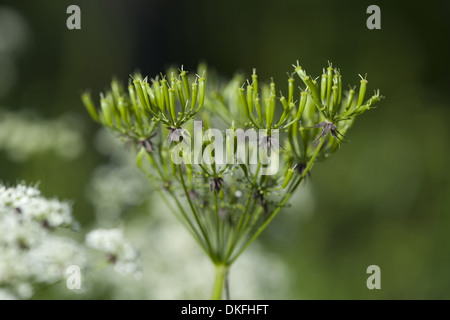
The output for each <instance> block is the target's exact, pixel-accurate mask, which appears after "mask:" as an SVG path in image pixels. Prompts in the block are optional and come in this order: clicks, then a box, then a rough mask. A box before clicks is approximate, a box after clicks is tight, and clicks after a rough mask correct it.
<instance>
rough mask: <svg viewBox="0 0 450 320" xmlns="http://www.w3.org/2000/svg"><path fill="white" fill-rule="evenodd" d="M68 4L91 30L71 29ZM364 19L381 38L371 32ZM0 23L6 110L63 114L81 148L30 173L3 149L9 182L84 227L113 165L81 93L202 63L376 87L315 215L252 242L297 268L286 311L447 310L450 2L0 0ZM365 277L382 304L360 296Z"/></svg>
mask: <svg viewBox="0 0 450 320" xmlns="http://www.w3.org/2000/svg"><path fill="white" fill-rule="evenodd" d="M70 4H76V5H78V6H80V8H81V17H82V30H73V31H71V30H68V29H67V28H66V19H67V18H68V15H67V14H66V8H67V7H68V6H69V5H70ZM371 4H377V5H379V6H380V8H381V26H382V29H381V30H368V29H367V28H366V19H367V18H368V16H369V15H368V14H366V8H367V7H368V6H369V5H371ZM0 12H1V13H2V14H0V108H1V109H2V110H9V111H11V112H15V111H17V110H31V111H33V112H35V113H36V114H38V115H39V116H40V117H42V118H44V119H45V118H57V117H59V116H61V115H63V114H70V115H71V117H72V118H73V119H75V120H74V121H76V122H77V126H78V128H80V130H81V131H82V134H83V137H84V139H85V144H86V145H85V148H84V152H83V153H82V155H81V156H79V157H77V158H75V159H73V160H67V159H61V158H60V157H57V156H55V154H53V153H50V152H49V153H45V154H41V155H38V156H34V157H32V158H30V159H28V160H27V161H25V162H23V161H22V162H15V161H12V160H11V159H10V158H9V157H8V156H7V155H6V153H5V152H4V151H2V150H1V147H0V180H2V181H4V182H9V183H11V184H14V183H15V182H17V181H20V180H22V179H23V180H25V181H27V182H36V181H40V186H41V189H42V191H43V193H44V194H45V195H47V196H57V197H59V198H63V199H72V200H73V201H74V214H75V216H76V217H77V219H78V220H79V221H80V222H81V223H82V224H83V225H84V226H88V225H89V224H90V223H91V222H92V221H93V219H94V215H93V209H92V207H91V205H90V203H89V202H88V201H87V199H86V185H87V184H88V183H89V179H90V176H91V175H92V172H93V170H94V168H95V167H96V166H97V165H98V164H101V163H105V162H107V161H108V159H107V158H106V157H104V156H102V155H100V153H98V152H97V151H96V148H95V145H94V143H93V137H94V135H95V133H96V131H97V130H98V126H97V125H96V124H94V123H93V122H92V121H90V119H89V117H88V114H87V112H85V110H84V107H83V106H82V104H81V102H80V94H81V93H82V92H83V91H84V90H85V89H87V88H89V89H90V90H91V91H92V92H93V93H95V94H96V93H97V92H99V91H102V90H104V89H105V87H106V86H107V85H108V83H109V82H110V79H111V76H113V75H115V76H117V77H119V78H121V79H127V78H128V75H129V74H130V73H132V72H133V71H135V70H137V69H139V70H141V72H142V73H143V74H146V75H151V76H152V75H154V74H157V73H159V72H161V71H163V70H164V69H165V68H166V67H168V66H169V65H171V64H184V66H185V69H188V70H194V69H195V68H196V66H197V64H198V63H199V62H200V61H206V62H207V63H208V64H209V65H211V66H214V67H215V68H216V69H217V71H218V72H219V73H220V74H222V75H224V76H231V75H232V74H233V73H235V72H236V71H243V72H245V73H246V74H247V75H248V74H249V73H250V71H251V69H252V68H257V69H258V74H259V76H260V78H261V79H266V80H267V79H270V77H274V79H275V81H278V82H280V83H282V81H285V79H286V72H288V71H289V72H291V71H292V67H291V64H293V63H295V61H296V60H299V61H300V64H301V65H302V66H304V67H305V68H306V70H307V71H308V73H310V74H313V75H320V73H321V71H322V67H324V66H326V65H327V61H328V60H330V61H332V62H333V64H334V65H336V66H338V67H339V68H340V69H341V71H342V74H343V79H344V84H346V83H348V84H352V85H356V84H358V83H359V78H358V73H360V74H365V73H367V74H368V79H369V90H370V91H372V90H373V89H378V88H379V89H381V92H382V94H383V95H384V96H385V97H386V99H385V100H384V101H382V103H380V104H379V107H378V108H377V109H375V110H373V111H372V112H370V113H366V114H365V115H364V116H363V117H361V118H359V119H358V121H357V123H356V125H355V126H354V127H353V129H352V130H351V132H350V133H349V134H348V136H349V138H350V140H351V141H350V142H349V143H345V144H343V145H342V146H341V150H340V151H339V152H338V153H337V154H336V155H334V156H333V157H332V159H330V160H329V161H326V162H324V163H321V164H319V165H317V166H316V167H315V170H314V171H313V174H312V179H310V181H309V189H304V190H303V191H305V192H307V195H308V199H307V201H308V203H309V204H310V205H309V207H308V208H309V209H308V210H305V211H307V212H298V210H296V209H295V207H296V206H292V207H291V208H289V209H286V210H285V211H284V213H282V214H280V215H279V216H278V217H277V219H275V221H274V222H273V223H272V225H271V226H270V227H269V228H268V230H267V231H266V232H265V233H264V234H263V236H262V237H261V239H260V240H259V242H260V243H261V244H262V245H263V246H264V249H265V250H266V251H268V252H270V253H271V254H273V255H275V256H276V258H277V259H279V260H280V261H282V262H283V263H284V264H286V265H287V266H288V268H289V270H290V277H292V282H291V287H290V288H279V290H280V292H282V291H283V290H289V292H290V298H291V299H305V298H306V299H423V298H425V299H449V298H450V232H449V227H450V215H449V213H450V184H449V181H450V179H449V178H450V177H449V170H448V169H447V165H448V163H449V160H450V150H449V141H450V139H449V138H450V129H449V127H448V121H449V120H450V105H449V98H450V97H449V91H450V81H449V79H450V76H449V73H450V68H449V66H448V63H449V62H448V59H449V57H450V41H449V40H450V23H449V20H448V15H449V14H450V2H444V1H428V2H427V3H426V4H424V3H422V2H405V3H402V4H400V3H393V2H387V1H376V2H371V1H360V0H358V1H346V2H343V1H339V2H338V1H331V0H317V1H299V0H298V1H265V0H264V1H263V0H260V1H242V0H240V1H237V0H228V1H197V0H191V1H179V2H177V1H144V0H129V1H124V0H96V1H88V0H84V1H80V0H74V1H70V2H69V1H54V0H40V1H32V0H21V1H17V0H2V1H0ZM5 12H6V13H5ZM11 12H13V13H11ZM8 13H9V14H10V15H11V14H13V16H14V17H15V18H14V19H16V20H17V19H19V20H18V21H19V22H20V23H15V22H14V21H13V22H14V23H11V19H12V18H11V17H9V18H8V19H9V20H8V19H7V18H5V17H6V16H7V15H8ZM14 19H13V20H14ZM16 22H17V21H16ZM17 39H19V40H20V39H22V40H21V42H20V43H19V44H18V45H15V41H16V40H17ZM2 42H3V43H2ZM11 43H12V44H11ZM8 45H9V47H8ZM5 48H6V49H5ZM8 48H9V49H8ZM11 48H12V49H11ZM0 130H1V128H0ZM300 192H302V191H300ZM302 199H303V200H302ZM304 199H305V197H299V198H298V199H297V200H296V201H297V202H301V201H306V200H304ZM294 203H295V202H294ZM300 207H301V206H300ZM372 264H376V265H378V266H380V268H381V290H368V289H367V287H366V279H367V277H368V275H367V274H366V268H367V267H368V266H369V265H372ZM261 281H264V279H261ZM281 296H283V295H281V294H279V293H277V292H276V291H275V292H273V293H272V298H273V299H277V298H278V297H281Z"/></svg>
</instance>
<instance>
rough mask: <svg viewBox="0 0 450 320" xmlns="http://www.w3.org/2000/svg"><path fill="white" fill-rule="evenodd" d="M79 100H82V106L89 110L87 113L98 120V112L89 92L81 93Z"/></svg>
mask: <svg viewBox="0 0 450 320" xmlns="http://www.w3.org/2000/svg"><path fill="white" fill-rule="evenodd" d="M81 100H82V101H83V104H84V106H85V107H86V109H87V111H88V112H89V115H90V116H91V118H92V119H93V120H94V121H95V122H98V112H97V108H96V107H95V105H94V103H93V102H92V97H91V94H90V93H87V92H85V93H83V95H82V96H81Z"/></svg>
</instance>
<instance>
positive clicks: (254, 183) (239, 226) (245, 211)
mask: <svg viewBox="0 0 450 320" xmlns="http://www.w3.org/2000/svg"><path fill="white" fill-rule="evenodd" d="M260 169H261V162H259V163H258V167H257V168H256V172H255V176H254V177H253V183H252V189H251V190H250V194H249V196H248V198H247V201H246V203H245V207H244V210H243V211H242V214H241V217H240V219H239V222H238V225H237V227H236V230H235V231H234V234H233V237H232V240H231V243H230V247H229V248H228V250H227V254H226V256H225V261H226V260H228V258H229V257H230V256H231V254H232V253H233V250H234V247H235V245H236V239H237V236H238V234H239V231H240V229H241V225H242V223H243V222H244V218H245V216H246V214H247V211H248V206H249V204H250V201H251V200H252V199H253V192H254V191H255V185H256V180H257V179H258V174H259V170H260Z"/></svg>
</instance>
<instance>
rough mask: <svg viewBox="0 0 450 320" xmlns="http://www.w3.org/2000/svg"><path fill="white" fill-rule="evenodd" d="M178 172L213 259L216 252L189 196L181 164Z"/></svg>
mask: <svg viewBox="0 0 450 320" xmlns="http://www.w3.org/2000/svg"><path fill="white" fill-rule="evenodd" d="M178 172H179V174H180V180H181V185H182V186H183V190H184V194H185V196H186V198H187V200H188V203H189V206H190V207H191V210H192V214H193V215H194V218H195V221H196V222H197V225H198V227H199V228H200V232H201V233H202V235H203V238H204V239H205V241H206V244H207V246H208V250H209V252H210V254H209V256H210V257H211V258H212V259H213V258H214V252H213V250H212V246H211V243H210V241H209V238H208V235H207V234H206V231H205V229H204V227H203V224H202V223H201V221H200V219H199V217H198V214H197V210H195V207H194V204H193V203H192V200H191V197H190V196H189V192H188V190H187V187H186V183H185V182H184V177H183V172H182V171H181V166H178ZM213 260H215V259H213Z"/></svg>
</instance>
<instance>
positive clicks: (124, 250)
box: [86, 229, 140, 278]
mask: <svg viewBox="0 0 450 320" xmlns="http://www.w3.org/2000/svg"><path fill="white" fill-rule="evenodd" d="M86 244H87V246H88V247H90V248H92V249H95V250H98V251H100V252H102V253H104V254H105V255H106V258H107V261H109V262H110V263H112V264H114V269H115V270H116V271H117V272H118V273H121V274H133V275H134V276H135V277H136V278H139V277H140V269H139V268H140V265H139V264H138V263H137V261H138V260H139V254H138V251H137V250H136V249H135V248H134V247H133V246H132V245H131V244H130V243H128V242H127V241H125V238H124V235H123V230H122V229H96V230H93V231H91V232H90V233H88V235H87V236H86Z"/></svg>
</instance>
